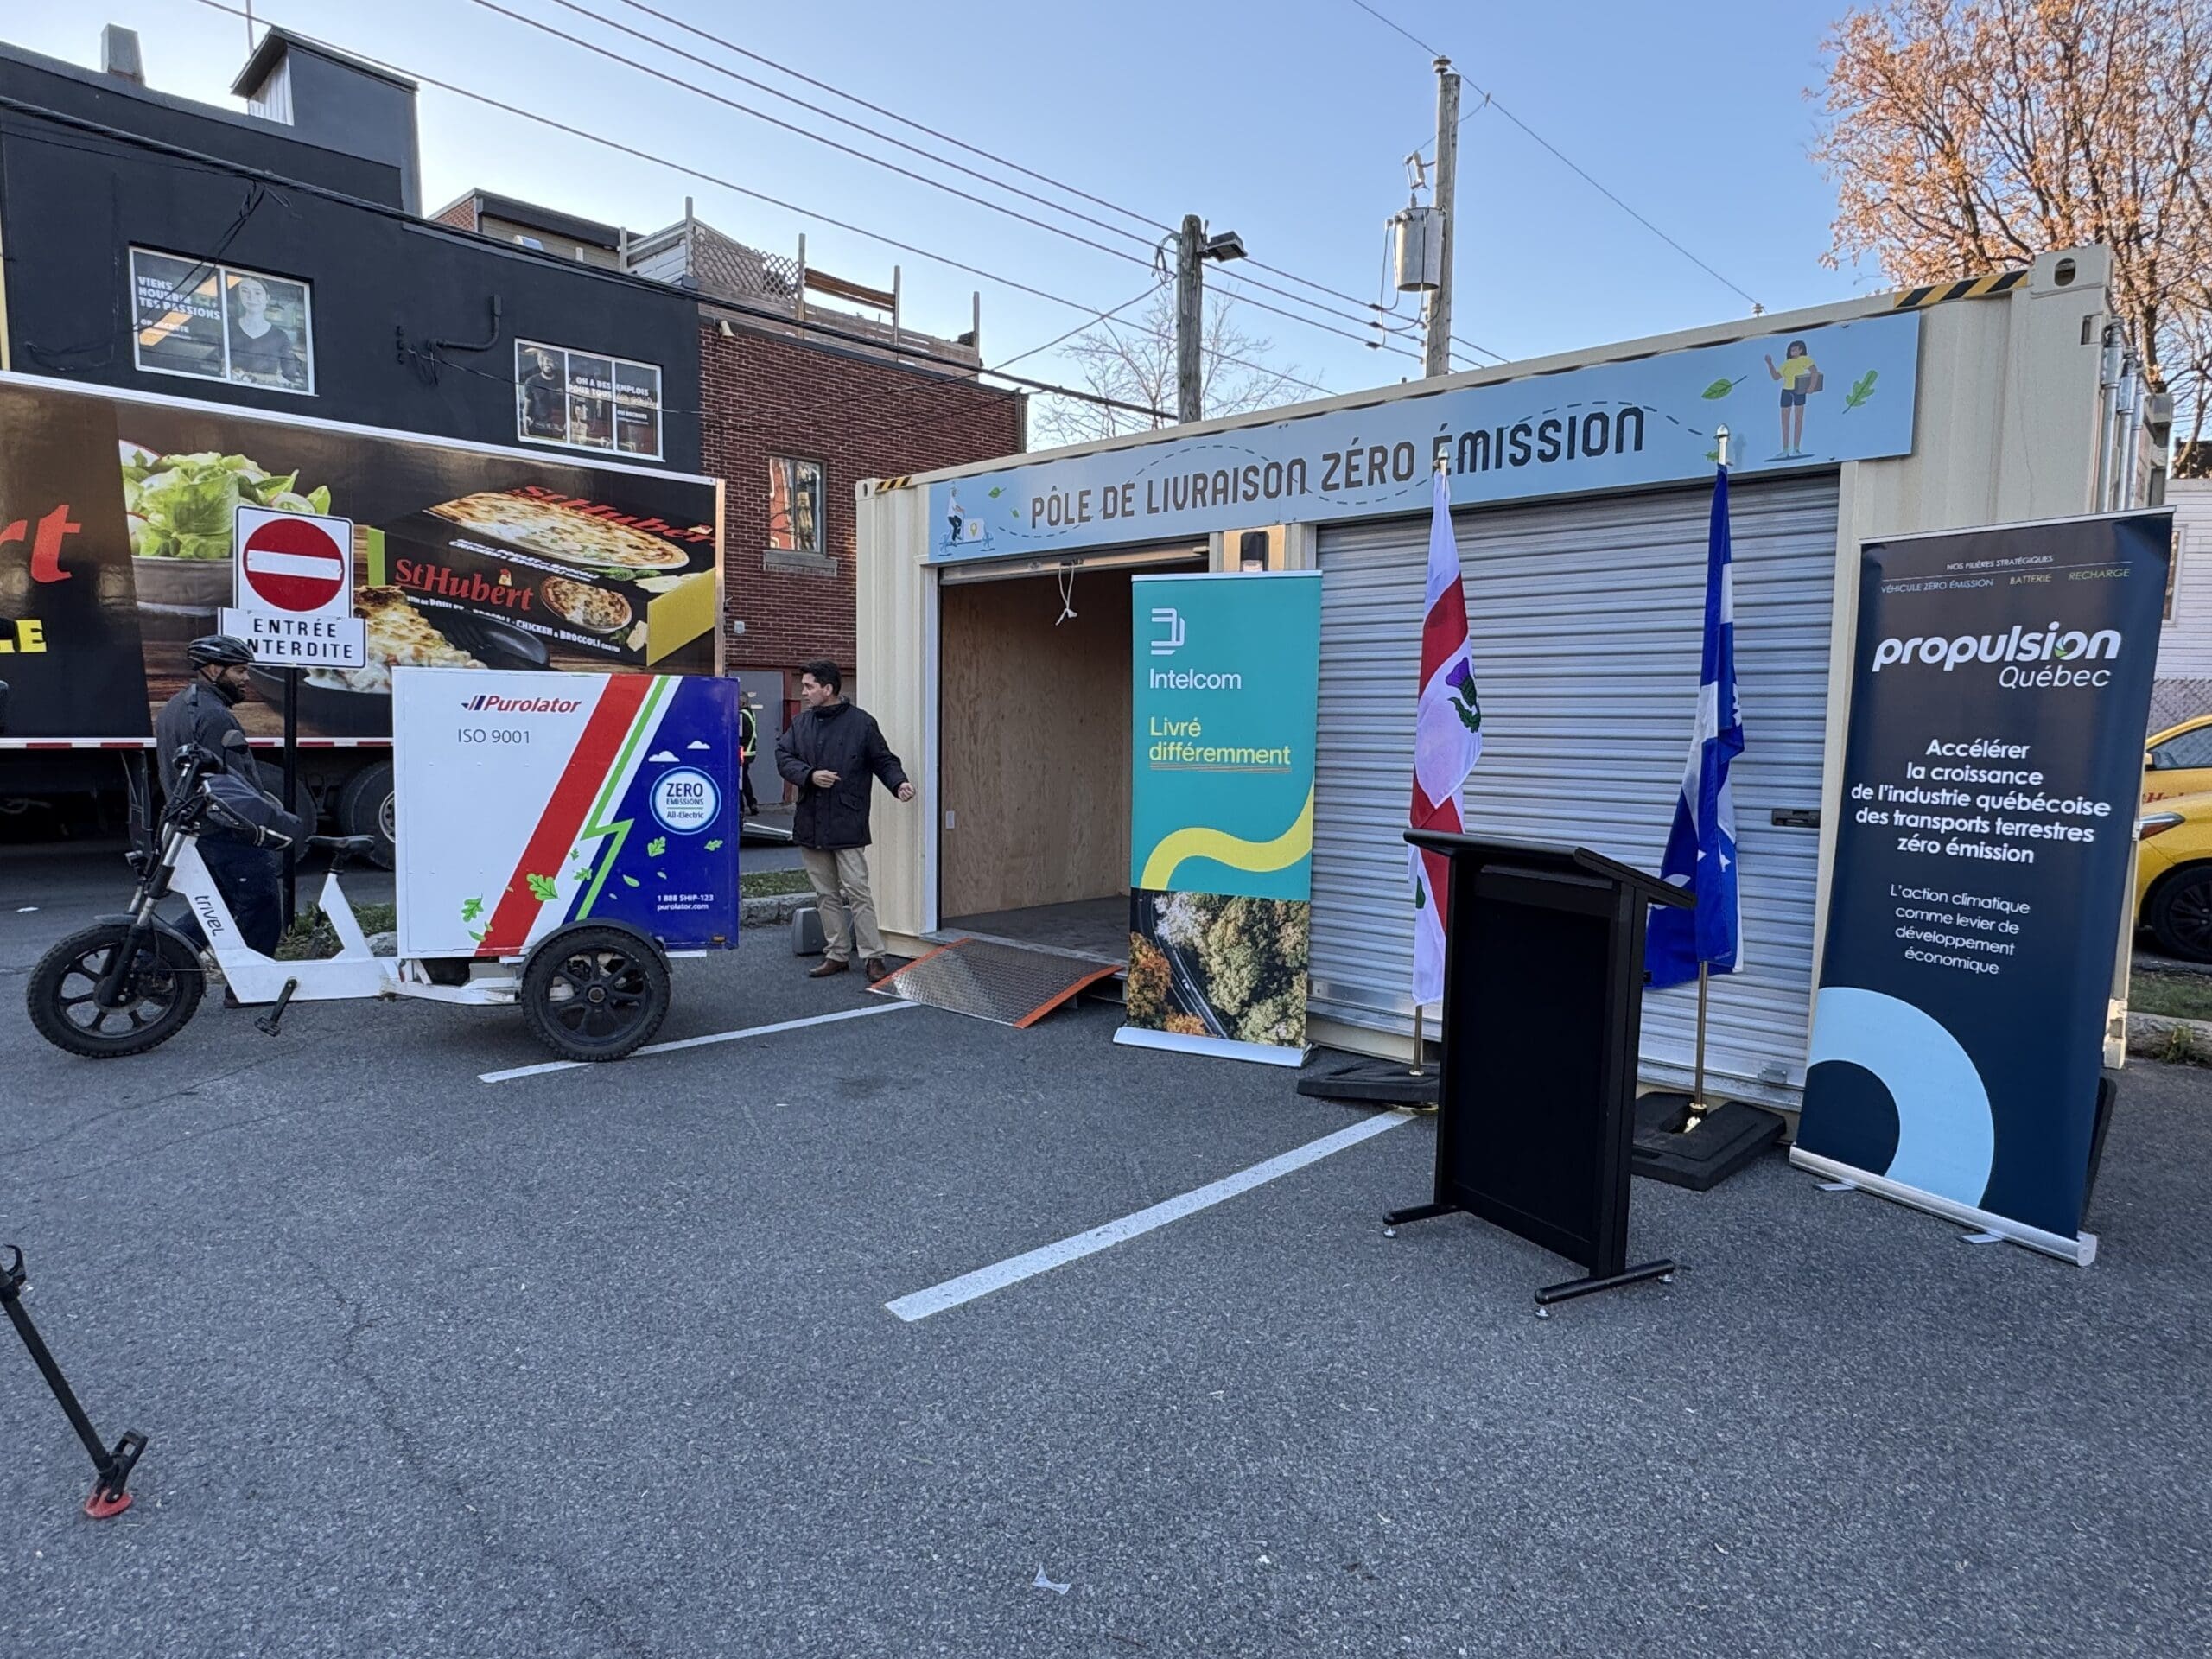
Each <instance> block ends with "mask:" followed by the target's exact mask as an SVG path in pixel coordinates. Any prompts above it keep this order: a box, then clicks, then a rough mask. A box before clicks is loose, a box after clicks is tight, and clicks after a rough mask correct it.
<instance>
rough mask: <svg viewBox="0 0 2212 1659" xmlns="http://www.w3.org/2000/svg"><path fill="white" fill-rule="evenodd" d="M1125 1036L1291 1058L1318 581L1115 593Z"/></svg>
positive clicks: (1244, 577) (1301, 942) (1302, 1042)
mask: <svg viewBox="0 0 2212 1659" xmlns="http://www.w3.org/2000/svg"><path fill="white" fill-rule="evenodd" d="M1130 603H1131V609H1132V613H1133V614H1134V618H1135V626H1134V628H1133V629H1132V630H1131V632H1132V634H1133V636H1134V639H1133V649H1132V653H1131V668H1132V695H1131V712H1132V715H1133V717H1134V733H1133V748H1132V754H1131V758H1132V765H1133V769H1134V776H1133V778H1132V779H1131V787H1130V793H1129V820H1130V835H1129V971H1128V982H1127V985H1126V988H1125V991H1124V1001H1125V1003H1126V1006H1127V1007H1128V1024H1127V1025H1125V1026H1124V1027H1122V1030H1121V1032H1120V1033H1119V1034H1118V1035H1117V1036H1116V1041H1117V1042H1124V1043H1135V1044H1138V1045H1140V1046H1146V1047H1152V1048H1178V1049H1183V1050H1185V1051H1189V1052H1198V1053H1206V1054H1217V1055H1224V1056H1227V1057H1230V1058H1237V1059H1251V1060H1262V1061H1266V1062H1268V1063H1270V1064H1273V1065H1300V1064H1301V1063H1302V1062H1303V1061H1304V1059H1305V1057H1306V941H1307V937H1308V933H1309V923H1310V917H1311V911H1312V905H1311V899H1312V895H1313V751H1314V727H1315V721H1316V720H1317V718H1318V715H1319V694H1320V671H1321V670H1320V664H1321V576H1320V573H1319V571H1292V572H1280V573H1276V574H1273V575H1268V574H1235V575H1176V576H1137V577H1135V578H1133V579H1132V583H1131V588H1130Z"/></svg>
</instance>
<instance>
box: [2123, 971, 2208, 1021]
mask: <svg viewBox="0 0 2212 1659" xmlns="http://www.w3.org/2000/svg"><path fill="white" fill-rule="evenodd" d="M2127 1006H2128V1007H2129V1008H2130V1009H2131V1010H2132V1011H2133V1012H2134V1013H2136V1014H2164V1016H2165V1017H2166V1018H2167V1019H2169V1020H2212V974H2146V973H2138V974H2136V975H2135V976H2133V978H2132V979H2130V980H2129V981H2128V985H2127Z"/></svg>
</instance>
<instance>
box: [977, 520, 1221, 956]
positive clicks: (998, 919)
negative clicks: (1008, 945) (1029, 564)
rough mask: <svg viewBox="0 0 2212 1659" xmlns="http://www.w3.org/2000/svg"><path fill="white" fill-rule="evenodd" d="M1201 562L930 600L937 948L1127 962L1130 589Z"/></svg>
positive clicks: (996, 581) (1023, 577) (1184, 558)
mask: <svg viewBox="0 0 2212 1659" xmlns="http://www.w3.org/2000/svg"><path fill="white" fill-rule="evenodd" d="M1205 560H1206V554H1205V550H1204V549H1189V550H1181V549H1179V550H1172V551H1169V552H1167V553H1165V554H1162V555H1160V556H1143V557H1141V558H1135V559H1125V560H1122V559H1117V560H1114V561H1112V562H1110V563H1109V562H1104V561H1098V560H1092V561H1087V562H1082V563H1077V562H1071V563H1069V564H1068V565H1067V566H1066V567H1065V568H1062V569H1047V570H1044V571H1035V570H1028V571H1025V572H1024V573H1023V574H1020V575H1004V576H1001V575H995V573H990V572H988V569H980V568H979V569H977V570H976V572H975V574H974V575H972V576H971V575H969V573H968V572H966V571H962V572H959V573H957V575H956V574H955V573H953V572H950V571H947V572H946V573H944V576H943V577H942V579H941V580H940V582H939V586H938V664H939V677H938V740H939V750H938V791H939V800H940V810H941V811H942V813H943V815H944V816H943V818H942V822H941V838H940V841H939V843H938V845H939V849H940V851H939V856H938V916H939V918H941V919H940V923H939V934H940V936H941V937H945V938H954V937H958V936H961V935H967V936H970V937H976V938H995V939H1004V940H1007V941H1009V942H1014V943H1019V944H1027V945H1032V946H1035V947H1038V948H1041V949H1046V950H1060V951H1066V952H1070V953H1072V954H1075V955H1079V956H1083V957H1091V958H1095V959H1096V960H1099V961H1103V962H1113V963H1120V962H1122V961H1124V960H1126V958H1127V957H1128V936H1129V915H1128V910H1129V899H1128V889H1129V757H1130V744H1131V741H1132V737H1131V733H1130V728H1129V721H1130V701H1129V696H1130V694H1129V649H1130V646H1129V641H1130V628H1131V620H1132V619H1131V616H1130V587H1129V578H1130V576H1131V575H1132V574H1133V573H1134V571H1135V569H1147V570H1151V569H1205Z"/></svg>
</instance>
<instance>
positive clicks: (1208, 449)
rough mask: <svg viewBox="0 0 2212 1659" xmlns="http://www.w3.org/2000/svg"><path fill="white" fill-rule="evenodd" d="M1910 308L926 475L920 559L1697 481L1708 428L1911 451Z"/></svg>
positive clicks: (1830, 450) (1709, 455) (1760, 462)
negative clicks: (1442, 487)
mask: <svg viewBox="0 0 2212 1659" xmlns="http://www.w3.org/2000/svg"><path fill="white" fill-rule="evenodd" d="M1919 365H1920V315H1919V313H1918V312H1914V311H1909V312H1904V313H1899V314H1891V315H1882V316H1874V317H1860V318H1857V319H1854V320H1853V321H1848V322H1829V323H1821V324H1820V325H1818V326H1816V327H1810V328H1799V329H1794V330H1791V331H1790V332H1789V333H1787V334H1761V335H1755V336H1753V337H1752V338H1751V339H1748V340H1728V341H1726V342H1723V343H1721V344H1719V345H1713V346H1690V347H1688V348H1686V349H1684V350H1681V351H1675V352H1662V353H1658V354H1656V355H1655V356H1650V357H1642V358H1637V359H1631V360H1630V361H1627V362H1620V363H1595V364H1592V365H1589V366H1587V367H1586V368H1580V369H1567V370H1564V371H1562V372H1559V373H1556V374H1532V375H1523V376H1521V377H1519V378H1515V379H1510V380H1498V381H1493V382H1491V384H1489V385H1473V386H1454V387H1451V388H1449V389H1446V390H1444V391H1433V392H1428V393H1425V394H1423V395H1421V396H1419V397H1398V398H1393V399H1392V400H1391V401H1389V402H1388V403H1376V404H1367V405H1365V406H1363V407H1361V408H1357V409H1335V410H1325V411H1322V412H1319V413H1316V414H1313V415H1302V416H1296V417H1294V418H1293V419H1290V420H1285V421H1278V422H1275V423H1274V424H1273V425H1269V426H1254V427H1243V428H1239V429H1235V430H1232V431H1225V432H1210V433H1205V434H1203V435H1198V436H1195V437H1181V438H1176V437H1168V438H1163V439H1161V440H1160V442H1154V443H1143V444H1135V445H1132V446H1130V447H1129V448H1122V449H1111V450H1107V451H1104V452H1103V453H1100V454H1082V455H1071V456H1069V457H1067V458H1066V459H1065V460H1060V461H1053V460H1049V459H1047V460H1043V461H1033V462H1030V463H1028V464H1027V465H1022V466H1011V467H1001V468H999V469H998V470H996V471H994V472H988V473H976V474H969V476H967V477H965V478H955V479H944V480H938V482H936V483H933V484H931V486H929V522H930V534H929V556H930V558H931V561H933V562H936V563H947V562H951V561H957V560H963V559H1001V558H1014V557H1020V556H1027V555H1030V554H1035V553H1044V552H1052V551H1057V550H1063V549H1068V548H1078V547H1097V546H1103V545H1109V544H1111V543H1125V542H1149V541H1169V540H1174V539H1177V538H1188V537H1200V536H1205V535H1207V534H1209V533H1211V531H1217V530H1218V531H1229V530H1243V529H1247V528H1249V527H1250V526H1251V525H1254V524H1317V523H1324V522H1326V521H1328V520H1330V519H1336V518H1378V517H1382V516H1383V515H1386V514H1389V513H1394V512H1421V511H1424V510H1426V508H1427V505H1428V492H1429V479H1430V476H1431V474H1432V472H1433V468H1434V465H1435V459H1436V455H1437V454H1438V452H1439V451H1440V450H1443V451H1445V452H1446V453H1448V454H1449V455H1450V457H1451V462H1452V468H1451V476H1452V505H1453V506H1455V507H1466V506H1478V505H1482V504H1484V503H1485V502H1491V501H1505V500H1515V499H1526V498H1531V497H1536V496H1544V495H1561V494H1569V493H1580V492H1582V491H1587V490H1613V489H1624V488H1630V487H1637V486H1649V485H1654V484H1672V483H1681V482H1686V481H1688V480H1700V481H1701V480H1707V479H1709V478H1711V477H1712V476H1713V462H1714V460H1715V458H1716V455H1717V453H1718V445H1717V443H1716V442H1715V440H1714V437H1713V429H1714V428H1715V427H1716V426H1722V425H1725V426H1726V427H1727V428H1728V429H1729V431H1730V434H1731V437H1732V445H1731V455H1730V463H1731V466H1732V469H1733V470H1734V471H1735V473H1736V474H1738V476H1739V477H1740V476H1742V475H1743V474H1747V473H1750V474H1756V473H1760V472H1774V471H1780V470H1783V469H1785V468H1790V467H1818V466H1824V465H1830V464H1833V463H1834V462H1837V461H1869V460H1872V459H1873V458H1875V457H1877V456H1880V455H1905V454H1911V453H1912V415H1913V399H1914V392H1915V390H1916V381H1917V378H1918V371H1919Z"/></svg>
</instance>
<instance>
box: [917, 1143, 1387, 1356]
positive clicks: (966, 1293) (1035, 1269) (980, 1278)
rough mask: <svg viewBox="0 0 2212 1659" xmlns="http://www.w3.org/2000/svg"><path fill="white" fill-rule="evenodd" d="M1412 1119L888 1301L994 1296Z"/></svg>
mask: <svg viewBox="0 0 2212 1659" xmlns="http://www.w3.org/2000/svg"><path fill="white" fill-rule="evenodd" d="M1411 1121H1412V1120H1411V1119H1410V1118H1409V1117H1408V1116H1405V1115H1404V1114H1402V1113H1399V1112H1380V1113H1377V1114H1376V1116H1373V1117H1369V1118H1363V1119H1361V1120H1360V1122H1357V1123H1355V1124H1353V1125H1352V1126H1351V1128H1344V1129H1338V1131H1337V1132H1336V1133H1335V1134H1333V1135H1323V1136H1322V1137H1321V1138H1320V1139H1319V1141H1307V1142H1306V1144H1305V1145H1304V1146H1302V1147H1294V1148H1293V1149H1292V1150H1291V1151H1289V1152H1286V1153H1283V1154H1281V1155H1280V1156H1277V1157H1274V1158H1270V1159H1268V1160H1267V1161H1266V1162H1265V1163H1262V1164H1255V1165H1253V1166H1251V1167H1250V1168H1249V1169H1241V1170H1239V1171H1237V1172H1236V1174H1234V1175H1225V1176H1224V1177H1223V1178H1222V1179H1219V1180H1217V1181H1211V1182H1209V1183H1208V1184H1207V1185H1205V1186H1200V1187H1194V1188H1192V1190H1191V1191H1190V1192H1185V1193H1184V1194H1182V1195H1181V1196H1180V1197H1179V1198H1168V1199H1166V1200H1165V1201H1164V1202H1162V1203H1160V1204H1155V1205H1152V1206H1151V1207H1150V1208H1149V1209H1145V1210H1140V1211H1137V1212H1136V1213H1135V1215H1128V1216H1123V1217H1122V1218H1121V1219H1120V1220H1119V1221H1109V1222H1108V1223H1107V1224H1105V1225H1104V1226H1103V1227H1093V1228H1092V1229H1090V1231H1088V1232H1083V1233H1077V1234H1076V1235H1074V1236H1072V1237H1070V1238H1064V1239H1062V1240H1060V1242H1059V1243H1057V1244H1047V1245H1045V1246H1043V1247H1042V1248H1041V1249H1034V1250H1029V1251H1026V1252H1024V1253H1023V1254H1022V1255H1014V1256H1008V1257H1007V1259H1006V1260H1005V1261H1003V1262H996V1263H994V1264H993V1265H992V1266H990V1267H988V1268H976V1271H975V1272H973V1273H963V1274H961V1275H960V1277H958V1278H957V1279H948V1280H946V1281H944V1283H943V1284H941V1285H932V1286H931V1287H929V1288H928V1289H927V1290H918V1291H916V1292H914V1293H913V1294H912V1295H910V1296H901V1297H900V1298H899V1300H897V1301H895V1302H886V1303H885V1304H884V1306H885V1307H887V1308H888V1309H890V1311H891V1312H892V1313H895V1314H897V1315H898V1316H899V1318H900V1319H904V1320H906V1322H907V1323H908V1324H909V1325H912V1323H914V1321H915V1320H917V1319H927V1318H929V1316H930V1315H931V1314H932V1313H944V1311H945V1309H947V1308H949V1307H958V1306H960V1305H961V1304H962V1303H963V1302H972V1301H974V1300H976V1298H977V1297H979V1296H988V1295H989V1294H991V1293H992V1292H993V1291H995V1290H1004V1289H1005V1288H1006V1287H1007V1286H1008V1285H1014V1284H1019V1283H1020V1282H1021V1281H1023V1280H1024V1279H1033V1278H1035V1277H1036V1276H1037V1275H1038V1274H1040V1273H1050V1272H1051V1271H1052V1269H1053V1268H1057V1267H1062V1266H1065V1264H1066V1263H1068V1262H1076V1261H1080V1260H1081V1259H1082V1258H1083V1257H1084V1256H1086V1255H1096V1254H1097V1253H1098V1252H1099V1251H1101V1250H1103V1249H1108V1248H1109V1246H1112V1245H1116V1244H1119V1243H1122V1241H1123V1240H1124V1239H1131V1238H1135V1237H1136V1236H1139V1235H1140V1234H1142V1233H1148V1232H1150V1231H1152V1230H1153V1229H1154V1228H1155V1227H1165V1226H1166V1224H1168V1223H1169V1222H1171V1221H1180V1220H1181V1219H1182V1218H1183V1217H1185V1216H1191V1215H1196V1214H1197V1213H1198V1211H1201V1210H1207V1209H1211V1208H1212V1207H1213V1206H1214V1205H1217V1204H1220V1203H1222V1202H1224V1200H1226V1199H1229V1198H1235V1197H1236V1195H1237V1194H1238V1193H1240V1192H1250V1191H1251V1190H1252V1189H1253V1188H1254V1187H1255V1186H1264V1185H1267V1184H1268V1182H1269V1181H1272V1180H1274V1179H1276V1178H1277V1177H1278V1176H1282V1175H1287V1174H1289V1173H1291V1172H1292V1171H1294V1170H1300V1169H1303V1168H1305V1167H1306V1165H1308V1164H1313V1163H1319V1161H1320V1160H1322V1159H1324V1158H1326V1157H1328V1156H1330V1155H1331V1154H1334V1153H1339V1152H1342V1151H1343V1150H1344V1148H1345V1147H1356V1146H1357V1145H1358V1144H1359V1143H1360V1142H1361V1141H1371V1140H1373V1139H1374V1138H1375V1137H1376V1135H1381V1134H1382V1133H1383V1131H1384V1130H1386V1129H1395V1128H1397V1127H1398V1125H1400V1124H1401V1123H1406V1122H1411Z"/></svg>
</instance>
